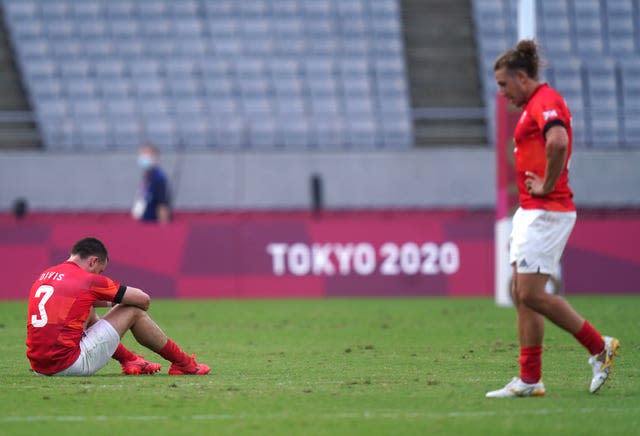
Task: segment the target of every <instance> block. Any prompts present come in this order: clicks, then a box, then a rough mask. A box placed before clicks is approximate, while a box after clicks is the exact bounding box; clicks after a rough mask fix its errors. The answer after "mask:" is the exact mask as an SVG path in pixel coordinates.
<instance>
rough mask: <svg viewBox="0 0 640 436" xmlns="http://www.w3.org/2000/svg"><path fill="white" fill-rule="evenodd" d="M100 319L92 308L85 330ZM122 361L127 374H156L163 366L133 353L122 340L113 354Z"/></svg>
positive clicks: (122, 366)
mask: <svg viewBox="0 0 640 436" xmlns="http://www.w3.org/2000/svg"><path fill="white" fill-rule="evenodd" d="M99 320H100V317H99V316H98V314H97V313H96V311H95V309H94V308H91V312H90V313H89V317H88V318H87V322H86V324H85V326H86V327H85V330H86V329H87V328H88V327H90V326H92V325H94V324H95V323H96V322H98V321H99ZM111 357H112V358H113V359H114V360H117V361H118V362H119V363H120V367H121V368H122V373H123V374H125V375H141V374H154V373H156V372H158V371H160V369H161V368H162V366H161V365H160V364H159V363H155V362H149V361H147V360H145V358H144V357H143V356H140V355H137V354H134V353H132V352H131V351H130V350H129V349H127V347H125V346H124V345H123V344H122V342H120V343H119V344H118V347H117V348H116V351H115V352H114V353H113V355H112V356H111Z"/></svg>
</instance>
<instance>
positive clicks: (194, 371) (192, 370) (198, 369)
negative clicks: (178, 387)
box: [169, 354, 211, 375]
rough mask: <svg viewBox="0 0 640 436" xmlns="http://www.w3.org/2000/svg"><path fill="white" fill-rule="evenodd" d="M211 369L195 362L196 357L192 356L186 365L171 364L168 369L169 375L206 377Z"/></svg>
mask: <svg viewBox="0 0 640 436" xmlns="http://www.w3.org/2000/svg"><path fill="white" fill-rule="evenodd" d="M209 371H211V368H209V367H208V366H207V365H205V364H204V363H198V362H196V355H195V354H194V355H192V356H191V358H189V360H188V361H187V362H186V363H183V364H178V363H172V364H171V367H170V368H169V375H206V374H209Z"/></svg>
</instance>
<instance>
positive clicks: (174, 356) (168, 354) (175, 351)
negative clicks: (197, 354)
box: [158, 339, 191, 363]
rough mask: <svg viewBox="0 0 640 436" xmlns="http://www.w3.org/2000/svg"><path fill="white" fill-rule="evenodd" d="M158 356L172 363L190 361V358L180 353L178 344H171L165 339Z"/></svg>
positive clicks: (182, 352) (169, 340)
mask: <svg viewBox="0 0 640 436" xmlns="http://www.w3.org/2000/svg"><path fill="white" fill-rule="evenodd" d="M158 354H159V355H161V356H162V357H163V358H165V359H166V360H168V361H169V362H172V363H182V362H187V361H188V360H189V359H191V357H190V356H189V355H188V354H187V353H185V352H184V351H182V350H181V349H180V347H179V346H178V344H176V343H175V342H173V341H172V340H171V339H167V343H166V344H165V345H164V347H162V349H161V350H160V351H158Z"/></svg>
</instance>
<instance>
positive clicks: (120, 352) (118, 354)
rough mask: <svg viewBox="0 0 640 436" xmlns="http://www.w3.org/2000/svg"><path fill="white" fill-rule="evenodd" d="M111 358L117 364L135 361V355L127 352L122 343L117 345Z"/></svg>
mask: <svg viewBox="0 0 640 436" xmlns="http://www.w3.org/2000/svg"><path fill="white" fill-rule="evenodd" d="M111 357H112V358H113V359H116V360H117V361H118V362H120V363H123V362H128V361H129V360H133V359H135V358H136V355H135V354H133V353H132V352H131V351H129V350H128V349H127V347H125V346H124V345H122V342H120V343H119V344H118V348H116V351H115V352H114V353H113V356H111Z"/></svg>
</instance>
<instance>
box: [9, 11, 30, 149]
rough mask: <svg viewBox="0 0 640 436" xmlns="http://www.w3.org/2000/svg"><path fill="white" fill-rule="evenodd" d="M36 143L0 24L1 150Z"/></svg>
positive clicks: (11, 57) (18, 75)
mask: <svg viewBox="0 0 640 436" xmlns="http://www.w3.org/2000/svg"><path fill="white" fill-rule="evenodd" d="M1 15H2V10H1V9H0V17H1ZM0 19H1V18H0ZM39 146H40V135H39V134H38V131H37V129H36V126H35V120H34V119H33V114H32V112H31V110H30V108H29V102H28V101H27V97H26V95H25V92H24V89H23V87H22V83H21V80H20V73H19V72H18V71H17V68H16V65H15V63H14V56H13V50H12V46H11V43H10V41H9V38H8V35H7V33H6V30H5V28H4V27H3V26H0V150H11V149H33V148H38V147H39Z"/></svg>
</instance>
